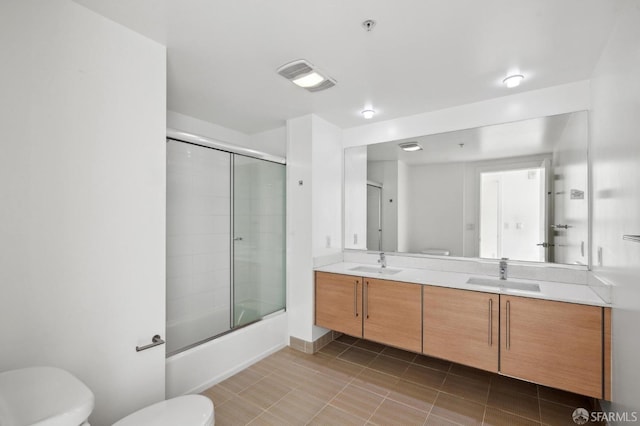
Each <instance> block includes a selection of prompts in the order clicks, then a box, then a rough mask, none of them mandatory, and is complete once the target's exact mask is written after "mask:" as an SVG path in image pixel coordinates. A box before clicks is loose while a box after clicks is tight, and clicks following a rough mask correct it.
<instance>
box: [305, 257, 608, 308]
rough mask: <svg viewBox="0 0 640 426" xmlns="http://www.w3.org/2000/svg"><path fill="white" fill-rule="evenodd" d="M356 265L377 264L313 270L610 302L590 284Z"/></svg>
mask: <svg viewBox="0 0 640 426" xmlns="http://www.w3.org/2000/svg"><path fill="white" fill-rule="evenodd" d="M359 266H368V267H374V268H375V267H377V265H371V264H364V263H347V262H340V263H333V264H331V265H326V266H322V267H318V268H315V270H316V271H321V272H331V273H334V274H344V275H354V276H358V277H369V278H377V279H382V280H390V281H402V282H407V283H414V284H423V285H434V286H438V287H449V288H457V289H461V290H473V291H484V292H486V293H495V294H508V295H511V296H522V297H531V298H534V299H545V300H555V301H558V302H570V303H579V304H582V305H593V306H609V304H608V303H606V302H605V301H604V300H602V299H601V298H600V296H598V294H596V293H595V292H594V291H593V290H592V289H591V287H589V286H588V285H582V284H565V283H559V282H551V281H539V280H525V279H520V278H517V279H510V278H509V279H508V281H513V282H520V283H531V284H538V285H539V286H540V292H533V291H523V290H514V289H508V288H501V287H494V286H488V285H486V286H485V285H477V284H467V280H468V279H469V278H472V277H474V278H484V279H486V278H490V279H491V278H492V279H495V280H496V281H497V282H499V281H498V277H496V276H489V275H477V274H464V273H458V272H445V271H432V270H429V269H417V268H397V267H395V266H390V267H388V268H387V269H398V270H400V272H398V273H396V274H393V275H382V274H380V273H376V272H371V273H370V272H362V271H353V270H352V269H353V268H357V267H359Z"/></svg>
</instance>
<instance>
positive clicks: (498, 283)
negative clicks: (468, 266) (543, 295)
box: [467, 277, 540, 293]
mask: <svg viewBox="0 0 640 426" xmlns="http://www.w3.org/2000/svg"><path fill="white" fill-rule="evenodd" d="M467 284H476V285H486V286H489V287H499V288H503V289H507V290H521V291H532V292H535V293H539V292H540V285H539V284H534V283H523V282H519V281H510V280H498V279H493V278H475V277H471V278H469V279H468V280H467Z"/></svg>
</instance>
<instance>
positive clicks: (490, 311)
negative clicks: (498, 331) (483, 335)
mask: <svg viewBox="0 0 640 426" xmlns="http://www.w3.org/2000/svg"><path fill="white" fill-rule="evenodd" d="M492 326H493V299H489V346H491V345H492V344H493V327H492Z"/></svg>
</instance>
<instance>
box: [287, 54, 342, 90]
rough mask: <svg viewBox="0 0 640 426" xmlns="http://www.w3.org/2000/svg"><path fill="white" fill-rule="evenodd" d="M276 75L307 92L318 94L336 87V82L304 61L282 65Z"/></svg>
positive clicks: (299, 60)
mask: <svg viewBox="0 0 640 426" xmlns="http://www.w3.org/2000/svg"><path fill="white" fill-rule="evenodd" d="M277 73H278V74H280V75H281V76H283V77H284V78H286V79H287V80H290V81H291V82H292V83H293V84H295V85H296V86H299V87H302V88H303V89H307V90H308V91H309V92H319V91H321V90H326V89H329V88H331V87H333V86H335V85H336V81H335V80H334V79H333V78H331V77H329V76H327V75H326V74H324V73H322V72H321V71H319V70H318V69H317V68H316V67H314V66H313V65H312V64H310V63H309V62H307V61H305V60H304V59H298V60H297V61H293V62H289V63H287V64H284V65H283V66H281V67H280V68H278V69H277Z"/></svg>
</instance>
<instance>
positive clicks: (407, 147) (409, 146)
mask: <svg viewBox="0 0 640 426" xmlns="http://www.w3.org/2000/svg"><path fill="white" fill-rule="evenodd" d="M398 146H399V147H400V148H401V149H402V150H404V151H409V152H414V151H421V150H422V147H421V146H420V144H419V143H418V142H403V143H399V144H398Z"/></svg>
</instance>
